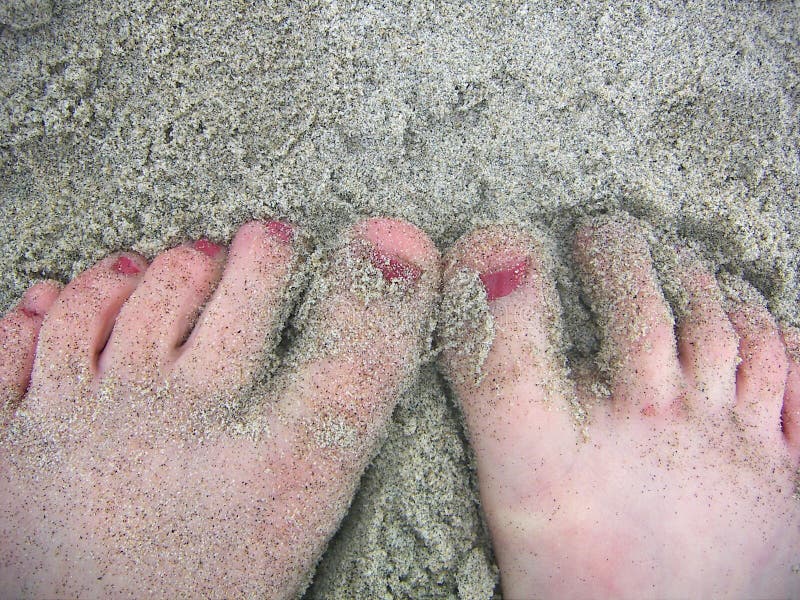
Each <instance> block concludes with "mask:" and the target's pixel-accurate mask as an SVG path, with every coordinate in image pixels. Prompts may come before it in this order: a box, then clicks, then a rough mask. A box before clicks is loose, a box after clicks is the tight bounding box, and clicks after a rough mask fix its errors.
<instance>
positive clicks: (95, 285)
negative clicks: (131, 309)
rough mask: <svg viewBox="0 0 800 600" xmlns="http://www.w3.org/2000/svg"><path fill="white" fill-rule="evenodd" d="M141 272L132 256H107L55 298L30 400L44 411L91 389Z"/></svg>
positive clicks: (141, 265)
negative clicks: (101, 357)
mask: <svg viewBox="0 0 800 600" xmlns="http://www.w3.org/2000/svg"><path fill="white" fill-rule="evenodd" d="M145 269H146V262H145V260H144V259H143V258H142V257H140V256H137V255H135V254H129V253H125V254H119V255H113V256H109V257H107V258H105V259H103V260H101V261H100V262H99V263H97V264H96V265H95V266H94V267H92V268H91V269H89V270H88V271H85V272H83V273H81V274H80V275H78V277H76V278H75V279H74V280H73V281H71V282H70V283H69V284H68V285H67V286H66V287H65V288H64V290H63V291H62V292H61V294H60V295H59V296H58V299H57V300H56V301H55V302H54V303H53V306H52V307H51V308H50V310H49V311H48V313H47V316H46V317H45V320H44V323H43V324H42V329H41V332H40V333H39V344H38V347H37V353H36V360H35V363H34V367H33V375H32V379H31V386H32V387H31V390H32V394H31V395H32V396H35V397H37V399H39V400H42V401H44V402H46V403H48V407H49V408H48V407H45V406H40V408H41V409H42V410H48V409H52V410H59V407H57V406H56V405H55V404H53V403H52V402H51V401H52V400H53V399H54V398H60V399H62V400H64V401H69V400H73V399H74V398H75V396H76V395H77V394H78V393H80V392H83V391H86V390H88V389H90V388H91V386H92V384H93V381H94V377H95V375H96V374H97V357H98V354H99V353H100V351H101V350H102V349H103V347H104V345H105V344H106V341H107V340H108V336H109V333H110V332H111V329H112V327H113V325H114V320H115V318H116V316H117V314H118V313H119V311H120V308H121V307H122V305H123V304H124V303H125V301H126V300H127V298H128V297H129V296H130V294H131V293H132V292H133V290H134V289H136V286H137V284H138V283H139V281H140V279H141V274H142V273H143V272H144V270H145Z"/></svg>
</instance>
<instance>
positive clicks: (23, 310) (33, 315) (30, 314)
mask: <svg viewBox="0 0 800 600" xmlns="http://www.w3.org/2000/svg"><path fill="white" fill-rule="evenodd" d="M19 311H20V312H21V313H22V314H23V315H25V316H26V317H28V318H29V319H33V318H36V317H41V316H43V315H42V314H41V313H40V312H38V311H36V310H34V309H32V308H28V307H26V306H23V307H22V308H20V309H19Z"/></svg>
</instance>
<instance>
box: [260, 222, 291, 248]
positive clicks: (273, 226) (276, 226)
mask: <svg viewBox="0 0 800 600" xmlns="http://www.w3.org/2000/svg"><path fill="white" fill-rule="evenodd" d="M266 227H267V233H269V234H270V235H271V236H273V237H276V238H278V239H279V240H281V241H282V242H284V243H286V244H291V243H292V240H293V239H294V227H292V226H291V225H289V224H288V223H283V222H281V221H270V222H269V223H267V225H266Z"/></svg>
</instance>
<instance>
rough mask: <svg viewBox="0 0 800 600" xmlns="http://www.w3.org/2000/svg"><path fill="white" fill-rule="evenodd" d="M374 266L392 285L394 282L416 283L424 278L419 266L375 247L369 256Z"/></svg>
mask: <svg viewBox="0 0 800 600" xmlns="http://www.w3.org/2000/svg"><path fill="white" fill-rule="evenodd" d="M369 259H370V262H371V263H372V266H374V267H375V268H376V269H378V270H379V271H380V272H381V273H383V278H384V279H385V280H386V281H388V282H389V283H392V282H394V281H406V282H408V283H414V282H416V281H417V280H418V279H419V278H420V277H421V276H422V269H420V268H419V267H418V266H416V265H414V264H412V263H410V262H407V261H404V260H401V259H399V258H398V257H397V256H394V255H392V254H389V253H387V252H384V251H382V250H381V249H379V248H377V247H373V248H372V250H371V251H370V254H369Z"/></svg>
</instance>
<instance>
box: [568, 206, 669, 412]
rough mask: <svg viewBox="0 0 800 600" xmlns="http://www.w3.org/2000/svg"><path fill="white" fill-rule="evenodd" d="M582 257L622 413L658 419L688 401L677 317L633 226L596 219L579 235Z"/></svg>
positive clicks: (603, 358)
mask: <svg viewBox="0 0 800 600" xmlns="http://www.w3.org/2000/svg"><path fill="white" fill-rule="evenodd" d="M574 256H575V261H576V263H577V266H578V271H579V274H580V276H581V280H582V282H583V285H584V288H585V290H586V292H587V296H588V299H589V302H590V305H591V307H592V310H593V311H594V313H595V314H596V315H597V318H598V319H599V324H600V327H601V331H602V333H603V341H602V347H601V350H600V355H599V357H598V363H599V366H600V368H601V370H602V371H604V372H605V373H606V374H607V375H608V377H609V382H610V385H611V391H612V395H613V397H614V402H615V405H616V408H617V409H623V410H624V409H626V408H627V409H633V410H638V411H640V412H641V414H644V415H655V414H658V413H660V412H663V411H664V410H670V408H671V407H672V406H673V404H674V402H675V401H676V399H677V398H678V397H679V396H680V394H681V391H682V390H681V389H680V383H681V382H682V377H681V371H680V365H679V363H678V356H677V349H676V345H675V335H674V331H673V319H672V313H671V311H670V309H669V306H668V305H667V302H666V300H665V299H664V295H663V293H662V291H661V286H660V285H659V283H658V278H657V276H656V272H655V269H654V268H653V263H652V260H651V258H650V249H649V247H648V244H647V241H646V239H645V237H644V235H643V234H642V232H641V231H640V230H639V228H638V227H637V225H636V224H635V223H633V222H631V223H625V224H623V223H622V222H620V221H618V220H614V219H610V218H603V217H600V218H595V219H592V220H591V221H590V222H588V223H587V224H585V225H584V226H583V227H581V228H579V230H578V231H577V233H576V235H575V241H574Z"/></svg>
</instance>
